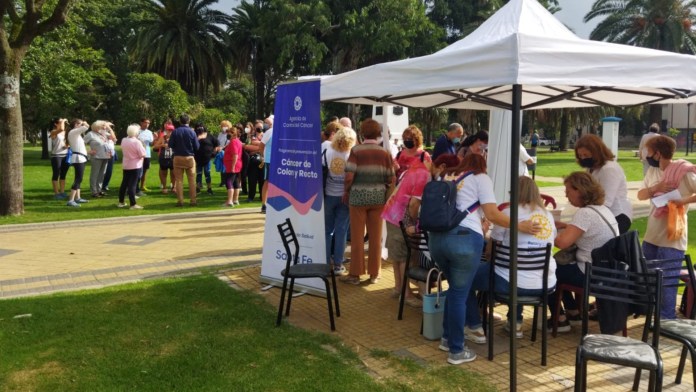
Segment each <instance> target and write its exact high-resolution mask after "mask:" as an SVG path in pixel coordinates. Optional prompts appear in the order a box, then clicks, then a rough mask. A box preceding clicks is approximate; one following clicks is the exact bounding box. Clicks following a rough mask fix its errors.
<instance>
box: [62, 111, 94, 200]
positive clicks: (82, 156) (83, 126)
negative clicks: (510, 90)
mask: <svg viewBox="0 0 696 392" xmlns="http://www.w3.org/2000/svg"><path fill="white" fill-rule="evenodd" d="M72 124H73V129H72V130H71V131H70V132H68V144H69V145H70V148H71V149H72V157H71V158H70V164H71V166H72V167H74V168H75V181H74V182H73V184H72V187H70V196H69V197H68V204H67V206H68V207H79V206H80V204H82V203H87V200H86V199H83V198H82V197H80V185H81V184H82V177H83V176H84V175H85V164H86V163H87V148H85V140H84V139H83V138H82V135H84V134H85V132H87V130H88V129H89V124H87V122H86V121H82V120H73V123H72Z"/></svg>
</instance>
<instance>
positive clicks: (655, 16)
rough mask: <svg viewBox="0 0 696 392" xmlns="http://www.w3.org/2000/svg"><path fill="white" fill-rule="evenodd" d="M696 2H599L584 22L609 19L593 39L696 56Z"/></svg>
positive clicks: (599, 28) (690, 0) (641, 0)
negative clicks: (695, 29) (695, 13)
mask: <svg viewBox="0 0 696 392" xmlns="http://www.w3.org/2000/svg"><path fill="white" fill-rule="evenodd" d="M694 7H696V1H695V0H597V1H596V2H595V3H594V4H593V5H592V9H591V10H590V12H589V13H588V14H587V15H585V19H584V20H585V22H588V21H590V20H592V19H594V18H601V17H606V19H604V20H603V21H602V22H600V23H599V24H598V25H597V27H595V29H594V30H593V31H592V33H591V34H590V39H593V40H598V41H608V42H615V43H621V44H627V45H633V46H641V47H645V48H652V49H660V50H666V51H670V52H678V53H689V54H694V53H696V32H694V30H692V28H691V27H692V26H693V25H694V24H696V15H694V13H692V10H693V9H694Z"/></svg>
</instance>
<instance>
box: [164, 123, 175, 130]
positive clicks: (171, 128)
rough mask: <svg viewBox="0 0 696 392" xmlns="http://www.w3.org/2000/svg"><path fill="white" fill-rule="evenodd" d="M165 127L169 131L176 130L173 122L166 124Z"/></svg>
mask: <svg viewBox="0 0 696 392" xmlns="http://www.w3.org/2000/svg"><path fill="white" fill-rule="evenodd" d="M164 129H166V130H167V131H172V130H174V126H173V125H172V124H167V125H165V126H164Z"/></svg>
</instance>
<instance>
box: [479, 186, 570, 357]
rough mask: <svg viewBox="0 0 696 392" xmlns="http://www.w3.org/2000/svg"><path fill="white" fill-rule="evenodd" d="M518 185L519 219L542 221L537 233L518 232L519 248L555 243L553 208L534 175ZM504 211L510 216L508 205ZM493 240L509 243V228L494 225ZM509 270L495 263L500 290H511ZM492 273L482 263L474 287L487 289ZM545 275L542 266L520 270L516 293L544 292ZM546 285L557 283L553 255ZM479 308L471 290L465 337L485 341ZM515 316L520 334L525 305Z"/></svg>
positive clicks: (519, 334)
mask: <svg viewBox="0 0 696 392" xmlns="http://www.w3.org/2000/svg"><path fill="white" fill-rule="evenodd" d="M518 189H519V204H518V206H519V209H518V216H517V219H518V220H519V221H520V222H521V221H526V220H530V221H533V222H536V223H538V224H539V225H540V227H541V229H540V230H539V232H538V233H536V234H527V233H523V232H520V233H518V235H517V246H518V247H519V248H542V247H544V246H546V245H547V244H553V242H554V240H555V239H556V226H555V225H554V220H553V215H551V212H550V211H549V210H547V209H546V207H545V206H544V200H543V199H542V198H541V194H540V193H539V187H538V186H537V185H536V183H535V182H534V180H532V179H531V178H529V177H527V176H520V182H519V188H518ZM502 212H503V214H505V215H506V216H508V217H509V216H510V208H509V206H508V207H507V208H505V209H504V210H503V211H502ZM491 241H496V242H497V243H502V245H504V246H510V230H509V229H508V228H505V227H503V226H500V225H496V226H494V227H493V231H492V233H491ZM509 271H510V270H509V269H507V268H502V267H498V266H496V267H495V288H496V292H497V293H500V294H505V295H507V294H509V293H510V282H509V279H510V276H509ZM489 273H490V268H489V264H488V263H480V264H479V267H478V270H477V271H476V276H475V277H474V284H473V287H472V290H474V291H486V290H488V289H489V287H488V283H489V277H490V276H489ZM542 279H543V271H541V270H533V271H529V270H527V271H524V270H519V271H518V272H517V295H519V296H539V295H541V294H543V293H542V289H543V285H542ZM547 285H548V286H547V287H548V288H549V289H552V288H554V287H555V286H556V261H555V260H554V259H553V257H552V258H551V260H550V261H549V275H548V278H547ZM478 310H479V309H478V306H477V302H476V296H475V295H473V293H469V298H468V299H467V305H466V325H467V331H469V332H470V333H468V334H466V338H467V339H468V340H470V341H473V342H475V343H479V344H483V343H485V342H486V336H485V335H484V332H483V328H482V323H481V316H480V314H479V311H478ZM508 317H510V315H508ZM516 317H517V330H516V331H515V336H516V337H517V338H521V337H522V305H518V306H517V312H516ZM505 326H506V328H507V326H508V323H505Z"/></svg>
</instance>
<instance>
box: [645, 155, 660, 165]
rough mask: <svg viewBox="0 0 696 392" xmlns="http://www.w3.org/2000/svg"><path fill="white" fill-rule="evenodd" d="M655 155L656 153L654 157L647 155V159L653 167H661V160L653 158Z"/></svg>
mask: <svg viewBox="0 0 696 392" xmlns="http://www.w3.org/2000/svg"><path fill="white" fill-rule="evenodd" d="M654 156H655V154H653V156H652V157H645V161H646V162H648V165H650V166H652V167H660V160H659V159H655V158H653V157H654Z"/></svg>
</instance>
